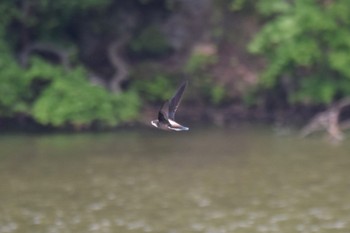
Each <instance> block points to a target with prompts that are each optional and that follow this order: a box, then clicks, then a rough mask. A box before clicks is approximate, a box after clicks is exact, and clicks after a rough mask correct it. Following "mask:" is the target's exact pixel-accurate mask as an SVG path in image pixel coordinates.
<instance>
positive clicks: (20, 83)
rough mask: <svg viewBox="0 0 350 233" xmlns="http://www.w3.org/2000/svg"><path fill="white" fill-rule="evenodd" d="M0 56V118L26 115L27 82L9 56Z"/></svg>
mask: <svg viewBox="0 0 350 233" xmlns="http://www.w3.org/2000/svg"><path fill="white" fill-rule="evenodd" d="M0 56H1V58H0V116H6V117H11V116H13V115H15V114H17V113H27V112H28V110H29V106H28V101H29V99H30V95H31V93H30V92H29V90H28V86H29V82H28V80H26V79H25V77H24V72H23V70H22V69H21V68H20V67H19V66H18V65H17V63H16V62H15V61H14V60H13V59H12V58H11V57H10V56H9V54H6V53H3V54H1V55H0Z"/></svg>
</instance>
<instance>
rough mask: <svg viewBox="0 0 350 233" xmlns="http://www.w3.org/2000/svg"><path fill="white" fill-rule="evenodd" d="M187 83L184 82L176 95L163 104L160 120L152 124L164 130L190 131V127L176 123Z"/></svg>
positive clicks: (159, 115)
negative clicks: (176, 115)
mask: <svg viewBox="0 0 350 233" xmlns="http://www.w3.org/2000/svg"><path fill="white" fill-rule="evenodd" d="M186 86H187V82H183V83H182V84H181V86H180V87H179V89H177V91H176V93H175V95H174V96H173V97H172V98H171V99H170V100H169V101H167V102H165V103H164V104H163V106H162V107H161V108H160V110H159V112H158V119H156V120H153V121H151V124H152V125H153V126H154V127H156V128H158V129H163V130H174V131H184V130H189V128H188V127H185V126H182V125H180V124H179V123H177V122H176V121H175V112H176V110H177V108H178V107H179V105H180V102H181V97H182V95H183V93H184V91H185V88H186Z"/></svg>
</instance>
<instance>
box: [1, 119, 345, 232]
mask: <svg viewBox="0 0 350 233" xmlns="http://www.w3.org/2000/svg"><path fill="white" fill-rule="evenodd" d="M348 140H349V139H348ZM0 148H1V151H0V200H1V202H0V233H5V232H21V233H22V232H36V233H41V232H42V233H50V232H52V233H54V232H57V233H58V232H59V233H62V232H74V233H83V232H84V233H85V232H101V233H103V232H106V233H109V232H117V233H123V232H133V233H138V232H157V233H158V232H159V233H192V232H193V233H194V232H204V233H226V232H238V233H244V232H247V233H248V232H249V233H252V232H279V233H294V232H327V233H329V232H337V233H338V232H344V233H345V232H350V178H349V177H350V169H349V167H350V157H349V156H350V152H349V151H350V146H349V143H348V142H347V141H345V142H344V143H343V144H342V145H338V146H335V145H332V144H329V143H327V142H326V141H325V140H323V139H322V138H318V137H314V138H307V139H300V138H298V137H297V136H296V135H295V134H294V133H293V132H290V133H287V134H280V133H276V132H275V131H274V130H272V129H271V128H268V127H261V126H244V127H236V128H233V129H215V128H210V129H203V128H198V129H192V130H191V131H189V132H175V133H169V132H163V131H158V130H138V129H131V130H122V131H117V132H113V133H97V134H60V135H49V134H46V135H1V136H0Z"/></svg>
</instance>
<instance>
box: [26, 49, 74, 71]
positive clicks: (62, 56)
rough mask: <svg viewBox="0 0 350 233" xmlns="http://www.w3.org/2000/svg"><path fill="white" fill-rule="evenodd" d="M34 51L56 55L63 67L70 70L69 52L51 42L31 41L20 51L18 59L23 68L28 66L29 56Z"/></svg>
mask: <svg viewBox="0 0 350 233" xmlns="http://www.w3.org/2000/svg"><path fill="white" fill-rule="evenodd" d="M35 52H39V53H40V52H41V53H43V52H44V53H50V54H53V55H54V56H56V57H57V58H58V60H59V62H60V64H62V66H63V67H64V69H65V70H70V69H71V64H70V59H69V58H70V52H69V51H66V50H63V49H61V48H59V47H57V46H55V45H53V44H50V43H39V42H38V43H32V44H29V45H28V46H27V47H26V48H24V49H23V51H22V52H21V53H20V56H19V60H20V64H21V66H22V67H23V68H26V67H28V63H29V57H30V55H31V54H32V53H35Z"/></svg>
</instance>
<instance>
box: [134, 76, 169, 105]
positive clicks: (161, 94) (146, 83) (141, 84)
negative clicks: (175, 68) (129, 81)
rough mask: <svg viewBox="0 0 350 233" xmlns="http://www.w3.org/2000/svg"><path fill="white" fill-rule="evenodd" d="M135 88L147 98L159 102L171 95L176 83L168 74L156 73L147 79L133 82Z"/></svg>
mask: <svg viewBox="0 0 350 233" xmlns="http://www.w3.org/2000/svg"><path fill="white" fill-rule="evenodd" d="M133 86H134V88H135V90H137V91H138V92H140V94H141V95H142V96H144V99H145V100H148V101H152V102H158V101H164V100H166V99H168V98H169V97H171V95H172V94H173V91H174V83H173V82H172V79H171V78H170V77H169V76H168V75H166V74H161V73H158V74H154V76H153V77H151V78H149V79H147V80H145V79H143V80H140V79H139V80H136V81H135V82H134V84H133Z"/></svg>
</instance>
